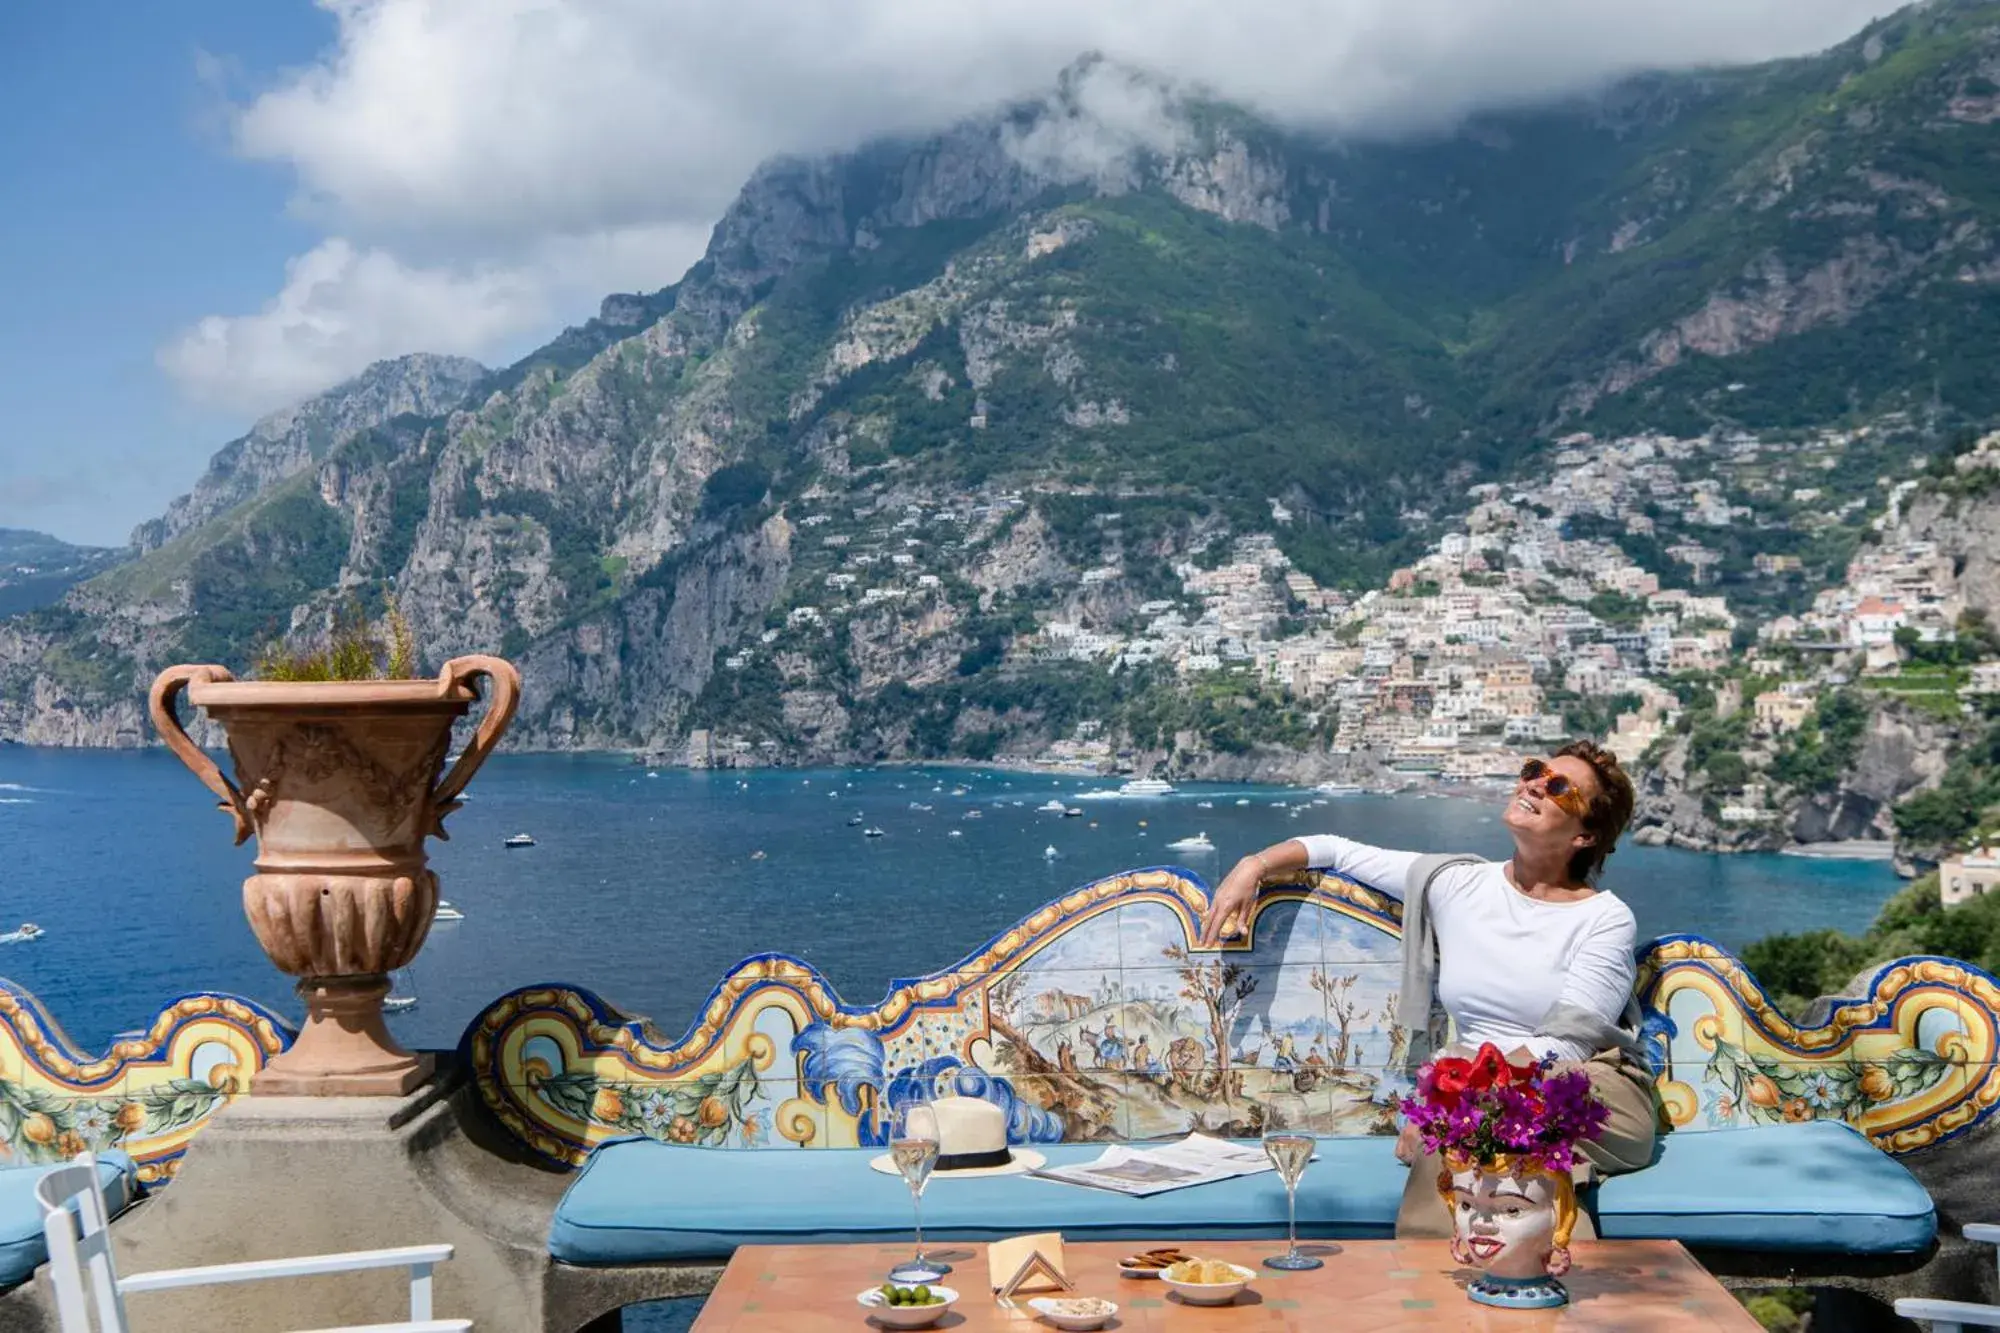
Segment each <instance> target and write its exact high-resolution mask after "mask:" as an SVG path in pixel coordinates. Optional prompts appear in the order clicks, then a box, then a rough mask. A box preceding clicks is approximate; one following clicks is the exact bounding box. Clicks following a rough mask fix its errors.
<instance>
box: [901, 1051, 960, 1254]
mask: <svg viewBox="0 0 2000 1333" xmlns="http://www.w3.org/2000/svg"><path fill="white" fill-rule="evenodd" d="M889 1160H890V1161H892V1162H894V1163H895V1164H896V1169H897V1170H898V1171H900V1172H902V1173H903V1181H904V1183H905V1184H907V1185H909V1187H910V1205H911V1207H912V1208H913V1209H914V1210H915V1211H916V1221H917V1254H916V1257H915V1258H914V1259H910V1260H908V1261H906V1262H904V1263H900V1264H897V1265H896V1266H895V1267H894V1268H892V1269H890V1270H889V1280H890V1281H891V1282H904V1283H908V1282H935V1281H937V1280H938V1279H939V1278H941V1277H943V1276H944V1275H945V1274H946V1273H949V1272H950V1271H951V1265H950V1264H948V1263H944V1262H943V1261H941V1260H937V1259H932V1258H930V1257H929V1256H927V1255H926V1254H925V1253H924V1186H925V1185H927V1184H929V1183H930V1178H931V1171H932V1170H933V1169H934V1168H936V1166H937V1160H938V1130H937V1115H936V1113H935V1112H934V1111H933V1110H932V1109H931V1102H930V1094H929V1090H928V1089H921V1090H919V1091H918V1092H917V1093H915V1094H914V1095H913V1096H912V1097H911V1098H910V1099H909V1100H908V1101H905V1102H904V1103H903V1104H902V1106H900V1107H898V1108H897V1110H896V1117H895V1123H894V1125H893V1126H891V1129H890V1134H889Z"/></svg>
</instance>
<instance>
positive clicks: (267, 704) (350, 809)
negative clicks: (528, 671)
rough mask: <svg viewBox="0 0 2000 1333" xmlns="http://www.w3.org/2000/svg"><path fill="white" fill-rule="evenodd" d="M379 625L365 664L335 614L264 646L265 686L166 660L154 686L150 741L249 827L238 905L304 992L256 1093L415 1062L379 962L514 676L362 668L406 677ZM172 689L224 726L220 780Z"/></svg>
mask: <svg viewBox="0 0 2000 1333" xmlns="http://www.w3.org/2000/svg"><path fill="white" fill-rule="evenodd" d="M390 624H391V626H392V628H393V629H394V630H395V634H394V640H393V645H392V646H391V647H390V648H389V650H388V665H387V668H386V670H383V671H381V672H379V673H378V672H377V670H376V669H375V655H374V648H375V645H374V641H373V640H372V639H369V638H367V637H366V635H365V631H359V630H356V629H355V628H354V627H353V626H351V625H349V626H345V627H343V628H340V629H337V630H336V635H335V641H334V643H333V644H332V646H331V647H330V648H329V649H327V650H325V651H323V652H321V653H318V654H312V655H308V656H306V657H303V658H300V657H294V658H272V657H268V656H267V658H266V659H265V661H263V662H261V663H260V664H259V674H260V675H262V676H265V677H266V679H263V680H256V681H239V680H237V679H236V678H235V677H234V676H232V675H231V674H230V673H229V672H228V671H227V670H225V669H223V668H222V667H219V666H174V667H169V668H167V669H166V670H165V671H163V672H161V673H160V675H159V678H158V679H157V680H155V681H154V682H153V688H152V693H151V698H150V700H149V703H150V707H151V712H152V718H153V725H154V726H155V727H156V728H157V729H158V730H159V733H160V737H161V739H162V740H164V741H165V742H166V743H167V746H168V747H169V748H170V749H172V750H173V752H174V753H175V754H176V755H178V756H179V757H180V760H181V762H182V763H184V764H186V765H187V766H188V767H189V768H190V769H192V770H194V774H195V776H196V777H198V778H200V779H201V780H202V781H203V782H204V783H206V784H207V786H208V788H209V789H210V790H211V791H213V792H214V793H215V794H216V795H217V796H218V797H220V798H221V808H222V809H223V810H224V811H226V812H227V813H228V814H229V815H230V816H231V818H232V819H233V820H234V821H235V824H236V841H237V842H238V843H241V842H243V841H244V840H245V839H246V838H248V837H249V836H250V835H251V834H252V833H253V832H254V833H255V834H256V835H257V859H256V863H255V864H256V872H257V873H255V874H253V875H252V876H250V878H249V879H247V880H245V881H244V883H243V908H244V912H245V914H246V915H247V916H248V917H249V919H250V929H251V930H252V931H253V932H255V934H256V936H257V942H258V943H259V944H261V945H263V946H264V952H265V953H267V954H269V955H270V958H271V961H272V962H273V963H276V964H277V965H278V967H279V968H280V969H281V970H282V971H285V972H288V973H290V974H291V975H293V976H295V977H298V978H299V983H298V989H299V994H300V996H301V997H302V998H303V999H304V1001H305V1005H306V1019H305V1025H304V1026H303V1027H302V1028H301V1029H300V1032H299V1036H298V1040H297V1041H295V1042H294V1043H293V1044H292V1047H291V1049H290V1050H288V1051H286V1052H285V1053H284V1054H283V1055H281V1056H279V1057H278V1058H277V1059H275V1060H273V1061H272V1062H271V1063H270V1065H268V1066H267V1067H266V1068H265V1069H264V1071H263V1072H262V1073H260V1074H259V1075H258V1076H257V1080H256V1085H255V1087H254V1088H253V1092H256V1093H261V1094H266V1095H271V1094H276V1095H281V1096H282V1095H293V1096H341V1095H345V1096H355V1095H358V1096H399V1095H401V1094H403V1093H406V1092H408V1091H410V1090H411V1089H412V1088H414V1087H416V1086H417V1085H418V1084H419V1083H421V1082H422V1081H423V1080H424V1079H425V1078H426V1077H427V1076H428V1075H429V1073H430V1060H429V1057H427V1056H425V1057H419V1056H417V1055H414V1054H412V1053H411V1052H409V1051H407V1050H404V1049H403V1048H402V1047H401V1046H400V1045H398V1044H397V1042H396V1040H395V1039H394V1038H393V1037H391V1036H390V1035H389V1032H388V1029H387V1027H386V1026H384V1023H383V1019H382V1001H383V999H384V997H386V996H387V995H388V993H389V977H388V973H389V972H390V971H392V970H393V969H395V968H399V967H405V966H407V965H408V964H409V963H410V961H411V960H412V959H414V958H415V957H416V956H417V952H418V951H419V950H420V949H422V948H423V943H424V939H425V937H426V936H427V935H428V934H429V932H430V926H431V920H432V917H433V915H434V914H435V912H436V911H437V903H438V888H437V876H436V875H435V874H433V873H432V872H431V871H430V869H429V868H428V866H427V858H426V856H425V852H424V840H425V839H426V838H427V837H432V836H435V837H439V838H442V837H445V836H446V834H445V831H444V819H445V816H447V815H449V814H450V813H451V812H452V811H454V810H456V809H458V805H459V803H458V800H457V797H458V794H459V793H460V792H462V791H463V790H464V789H465V785H466V783H467V782H469V781H470V780H471V778H472V775H473V774H474V773H475V772H477V771H478V769H479V766H480V765H481V764H483V763H484V762H485V761H486V758H487V756H488V755H490V754H491V753H492V752H493V747H494V746H495V745H496V744H497V743H498V742H499V739H500V735H501V733H502V732H504V731H505V730H506V729H507V724H508V723H509V722H510V721H511V720H512V719H513V716H514V708H515V705H516V703H517V702H518V700H519V697H520V688H521V678H520V674H519V673H518V672H516V671H515V669H514V667H513V666H512V664H510V663H508V662H506V661H503V660H501V659H500V658H497V657H457V658H453V659H452V660H451V661H449V662H447V663H445V665H444V669H443V670H442V671H440V672H439V673H438V675H437V676H436V677H435V678H434V679H416V680H412V679H388V678H375V677H377V676H378V674H379V675H380V676H386V677H394V676H399V675H407V674H408V670H407V668H408V666H409V665H412V664H413V662H414V654H413V653H412V652H411V651H410V648H409V638H408V632H407V630H406V629H405V628H404V627H403V626H402V624H401V621H400V618H398V617H396V616H394V614H393V613H392V615H391V618H390ZM399 668H401V669H399ZM481 676H484V677H485V678H487V680H488V681H490V682H491V687H490V689H489V691H488V694H489V696H490V697H489V700H488V703H487V709H486V715H485V717H483V718H482V719H481V720H480V723H479V728H478V730H477V732H476V733H475V735H474V737H473V740H472V743H471V744H470V745H468V746H466V748H465V752H464V753H463V754H462V755H460V756H459V758H458V761H457V762H456V763H455V764H453V765H452V768H451V772H450V773H448V774H444V776H443V781H439V775H440V774H443V773H444V762H445V758H446V756H447V755H448V753H449V752H450V748H451V732H452V724H453V723H454V722H455V721H456V720H457V719H459V718H460V717H463V716H464V715H465V714H466V713H467V712H468V711H469V710H470V709H471V707H472V705H473V704H475V703H476V702H478V700H479V696H478V694H477V693H475V692H474V690H473V688H472V682H473V681H474V680H476V679H477V678H479V677H481ZM271 677H276V678H275V679H273V678H271ZM183 692H185V693H186V695H187V698H188V702H189V703H191V704H193V705H194V706H195V707H197V708H200V709H202V710H203V711H205V712H206V713H207V714H208V716H209V717H210V718H211V719H213V720H214V721H215V722H216V723H217V724H218V725H219V726H221V727H222V729H223V731H224V732H225V733H226V734H227V736H228V740H229V755H230V759H231V761H232V764H233V767H234V769H235V777H234V779H233V780H232V779H231V778H230V777H228V776H225V775H224V774H223V773H222V771H221V770H220V769H219V768H217V767H216V765H215V762H214V761H213V760H211V759H210V758H209V757H208V755H207V754H206V753H204V752H203V751H202V749H201V748H200V747H199V746H197V745H196V744H195V743H194V741H193V740H192V739H191V738H190V737H189V736H188V734H187V732H186V731H184V730H183V729H182V727H181V724H180V721H179V719H178V718H177V716H176V714H175V701H176V700H177V698H178V697H179V696H180V695H181V694H182V693H183Z"/></svg>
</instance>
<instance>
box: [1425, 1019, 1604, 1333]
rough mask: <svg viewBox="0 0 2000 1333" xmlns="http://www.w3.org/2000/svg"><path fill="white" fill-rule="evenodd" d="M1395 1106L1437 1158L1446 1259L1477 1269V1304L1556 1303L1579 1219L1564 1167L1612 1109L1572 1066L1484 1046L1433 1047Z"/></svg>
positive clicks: (1563, 1299) (1472, 1291) (1561, 1300)
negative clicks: (1467, 1049)
mask: <svg viewBox="0 0 2000 1333" xmlns="http://www.w3.org/2000/svg"><path fill="white" fill-rule="evenodd" d="M1403 1112H1404V1114H1405V1115H1407V1116H1408V1117H1409V1120H1410V1123H1411V1124H1413V1125H1415V1126H1416V1128H1417V1131H1418V1133H1419V1134H1421V1135H1422V1137H1423V1142H1424V1148H1425V1150H1426V1151H1428V1152H1432V1153H1436V1154H1438V1155H1439V1156H1440V1158H1441V1159H1442V1161H1443V1163H1444V1164H1443V1166H1442V1167H1441V1168H1440V1169H1439V1172H1438V1182H1437V1188H1438V1193H1439V1195H1440V1196H1442V1197H1443V1199H1444V1204H1445V1208H1446V1209H1447V1210H1448V1211H1449V1212H1450V1214H1451V1220H1452V1240H1451V1253H1452V1258H1454V1259H1455V1260H1457V1261H1458V1262H1459V1263H1462V1264H1465V1265H1467V1266H1468V1267H1472V1268H1478V1269H1480V1270H1482V1272H1481V1276H1480V1277H1478V1278H1477V1279H1475V1280H1474V1281H1473V1282H1472V1283H1470V1284H1469V1285H1468V1286H1467V1288H1466V1294H1467V1295H1468V1296H1470V1297H1471V1298H1472V1299H1473V1300H1475V1301H1478V1302H1480V1303H1482V1304H1486V1305H1500V1306H1507V1307H1511V1308H1516V1309H1539V1308H1545V1307H1549V1306H1556V1305H1563V1304H1566V1303H1567V1302H1568V1300H1569V1293H1568V1292H1566V1291H1565V1290H1564V1289H1563V1285H1562V1283H1560V1282H1558V1281H1556V1280H1555V1279H1556V1278H1559V1277H1561V1276H1562V1274H1564V1273H1566V1272H1568V1271H1569V1266H1570V1255H1569V1239H1570V1233H1571V1231H1572V1229H1573V1228H1574V1227H1575V1225H1576V1207H1577V1205H1576V1188H1575V1185H1574V1184H1573V1183H1572V1180H1571V1175H1570V1172H1571V1170H1572V1169H1573V1168H1574V1166H1575V1164H1576V1149H1577V1145H1578V1144H1580V1143H1583V1142H1584V1141H1586V1140H1589V1139H1594V1138H1596V1137H1597V1136H1598V1135H1599V1134H1600V1133H1602V1132H1603V1128H1604V1121H1605V1119H1606V1117H1607V1116H1608V1115H1609V1112H1608V1111H1607V1109H1606V1108H1605V1106H1604V1104H1603V1103H1602V1102H1600V1101H1599V1100H1598V1099H1597V1098H1596V1097H1595V1096H1594V1095H1593V1094H1592V1093H1591V1090H1590V1078H1589V1076H1588V1075H1586V1074H1584V1073H1583V1072H1582V1071H1580V1070H1570V1071H1567V1072H1560V1073H1559V1072H1556V1071H1554V1070H1553V1069H1551V1068H1550V1066H1549V1064H1548V1062H1546V1061H1544V1062H1542V1063H1539V1064H1524V1065H1514V1064H1509V1063H1508V1062H1507V1060H1506V1059H1505V1057H1503V1056H1502V1055H1501V1054H1500V1052H1499V1050H1498V1049H1496V1048H1495V1047H1493V1046H1492V1045H1485V1046H1482V1047H1480V1048H1479V1053H1478V1054H1477V1055H1475V1056H1473V1057H1472V1058H1471V1059H1465V1058H1462V1057H1457V1056H1440V1057H1438V1058H1437V1059H1435V1060H1432V1061H1431V1062H1430V1063H1429V1064H1427V1065H1425V1066H1424V1068H1423V1069H1422V1071H1421V1072H1420V1073H1419V1074H1418V1076H1417V1093H1416V1096H1414V1097H1410V1098H1407V1099H1405V1100H1404V1102H1403Z"/></svg>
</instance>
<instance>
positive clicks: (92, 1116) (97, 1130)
mask: <svg viewBox="0 0 2000 1333" xmlns="http://www.w3.org/2000/svg"><path fill="white" fill-rule="evenodd" d="M76 1132H77V1133H78V1134H79V1135H81V1136H82V1138H83V1140H84V1142H86V1143H88V1144H90V1145H91V1146H92V1147H101V1146H102V1145H103V1144H105V1143H106V1142H108V1141H109V1140H110V1138H111V1132H112V1121H111V1113H110V1112H109V1111H107V1110H105V1109H104V1108H103V1107H102V1106H100V1105H98V1104H97V1103H95V1102H89V1103H86V1104H85V1105H84V1106H83V1107H82V1109H80V1110H79V1111H78V1112H77V1113H76Z"/></svg>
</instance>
